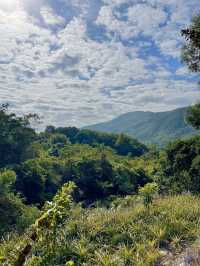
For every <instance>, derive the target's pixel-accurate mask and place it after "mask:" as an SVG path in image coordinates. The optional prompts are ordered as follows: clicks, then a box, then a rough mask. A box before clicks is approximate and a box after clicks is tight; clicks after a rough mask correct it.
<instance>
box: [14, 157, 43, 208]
mask: <svg viewBox="0 0 200 266" xmlns="http://www.w3.org/2000/svg"><path fill="white" fill-rule="evenodd" d="M45 181H46V171H45V169H44V168H43V167H41V166H40V164H39V161H38V160H37V159H33V160H27V161H26V162H24V163H23V164H22V166H20V167H19V169H17V181H16V188H17V190H18V191H20V192H21V193H22V194H23V195H24V197H25V198H26V200H27V203H28V204H32V203H38V204H42V203H43V202H44V191H45Z"/></svg>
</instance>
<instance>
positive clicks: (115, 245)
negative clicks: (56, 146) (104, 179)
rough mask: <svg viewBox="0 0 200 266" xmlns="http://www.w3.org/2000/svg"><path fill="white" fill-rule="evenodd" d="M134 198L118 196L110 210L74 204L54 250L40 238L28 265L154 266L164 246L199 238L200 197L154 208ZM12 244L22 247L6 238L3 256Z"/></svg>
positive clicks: (177, 248) (169, 200) (163, 201)
mask: <svg viewBox="0 0 200 266" xmlns="http://www.w3.org/2000/svg"><path fill="white" fill-rule="evenodd" d="M130 202H131V200H130V197H129V204H127V200H126V199H122V200H121V201H119V200H118V204H117V206H115V207H112V208H109V209H106V208H94V209H82V208H81V207H80V206H76V207H74V209H73V211H72V215H71V217H70V218H69V219H68V220H66V223H65V225H64V226H62V227H61V228H59V229H58V231H57V236H56V246H55V249H54V252H53V253H52V252H50V251H49V248H48V247H49V243H46V242H45V241H46V240H45V239H40V240H39V241H38V243H37V245H36V246H35V247H34V250H33V252H32V255H31V257H30V258H29V259H28V261H27V262H26V265H28V266H39V265H40V266H44V265H49V266H56V265H59V266H62V265H63V266H64V265H77V266H79V265H87V266H94V265H95V266H112V265H113V266H132V265H133V266H149V265H155V263H156V262H158V260H159V259H160V258H161V257H162V254H163V253H164V254H165V252H163V250H165V251H168V252H171V253H178V252H181V250H182V249H183V248H184V247H186V246H187V245H190V244H191V243H193V242H194V241H195V240H196V239H198V237H199V235H200V208H199V206H200V198H199V197H195V196H191V195H179V196H173V197H166V198H160V199H157V200H156V201H155V202H154V203H153V204H152V205H151V206H150V207H149V208H146V207H145V206H144V205H143V204H142V202H140V201H138V200H137V204H136V203H135V198H134V197H133V202H132V204H131V203H130ZM16 241H17V240H16V239H15V243H16ZM21 241H24V240H21ZM19 243H20V241H19ZM11 245H13V246H15V249H17V246H18V245H20V244H17V243H16V244H14V243H13V241H12V240H11V241H5V242H4V243H2V245H1V247H0V252H1V253H0V256H4V257H9V252H8V251H9V250H10V247H11ZM16 252H17V251H16ZM10 261H11V265H12V258H11V260H10ZM73 263H74V264H73Z"/></svg>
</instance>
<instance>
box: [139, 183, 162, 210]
mask: <svg viewBox="0 0 200 266" xmlns="http://www.w3.org/2000/svg"><path fill="white" fill-rule="evenodd" d="M157 192H158V185H157V184H156V183H148V184H146V185H145V186H144V187H141V188H140V189H139V195H141V196H142V197H143V202H144V205H145V206H146V207H149V205H150V204H152V202H153V199H154V196H155V195H156V193H157Z"/></svg>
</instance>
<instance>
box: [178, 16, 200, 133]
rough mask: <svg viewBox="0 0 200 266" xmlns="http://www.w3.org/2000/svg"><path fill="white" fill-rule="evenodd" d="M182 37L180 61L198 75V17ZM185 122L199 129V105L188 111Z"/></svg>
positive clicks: (199, 21) (199, 39)
mask: <svg viewBox="0 0 200 266" xmlns="http://www.w3.org/2000/svg"><path fill="white" fill-rule="evenodd" d="M182 35H183V36H184V37H185V38H186V40H187V43H186V44H185V46H184V47H183V49H182V60H183V62H185V63H186V64H187V66H188V68H189V69H190V70H191V71H192V72H195V73H200V15H197V16H195V17H194V18H193V20H192V24H191V25H190V27H189V28H187V29H184V30H182ZM187 120H188V122H189V123H190V124H191V125H192V126H193V127H194V128H197V129H199V128H200V104H196V105H194V106H192V107H191V108H190V109H189V111H188V118H187Z"/></svg>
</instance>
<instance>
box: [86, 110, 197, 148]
mask: <svg viewBox="0 0 200 266" xmlns="http://www.w3.org/2000/svg"><path fill="white" fill-rule="evenodd" d="M186 111H187V108H186V107H185V108H179V109H175V110H172V111H167V112H157V113H155V112H143V111H137V112H130V113H126V114H123V115H121V116H119V117H117V118H115V119H113V120H111V121H108V122H105V123H100V124H95V125H91V126H87V127H85V128H87V129H92V130H96V131H103V132H112V133H125V134H128V135H130V136H134V137H135V138H137V139H138V140H140V141H142V142H144V143H148V144H159V145H164V144H166V143H167V142H169V141H170V140H174V139H177V138H183V137H184V138H185V137H188V136H191V135H195V134H197V133H199V132H198V131H196V130H194V129H193V128H192V127H191V126H189V125H187V124H186V122H185V114H186Z"/></svg>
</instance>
